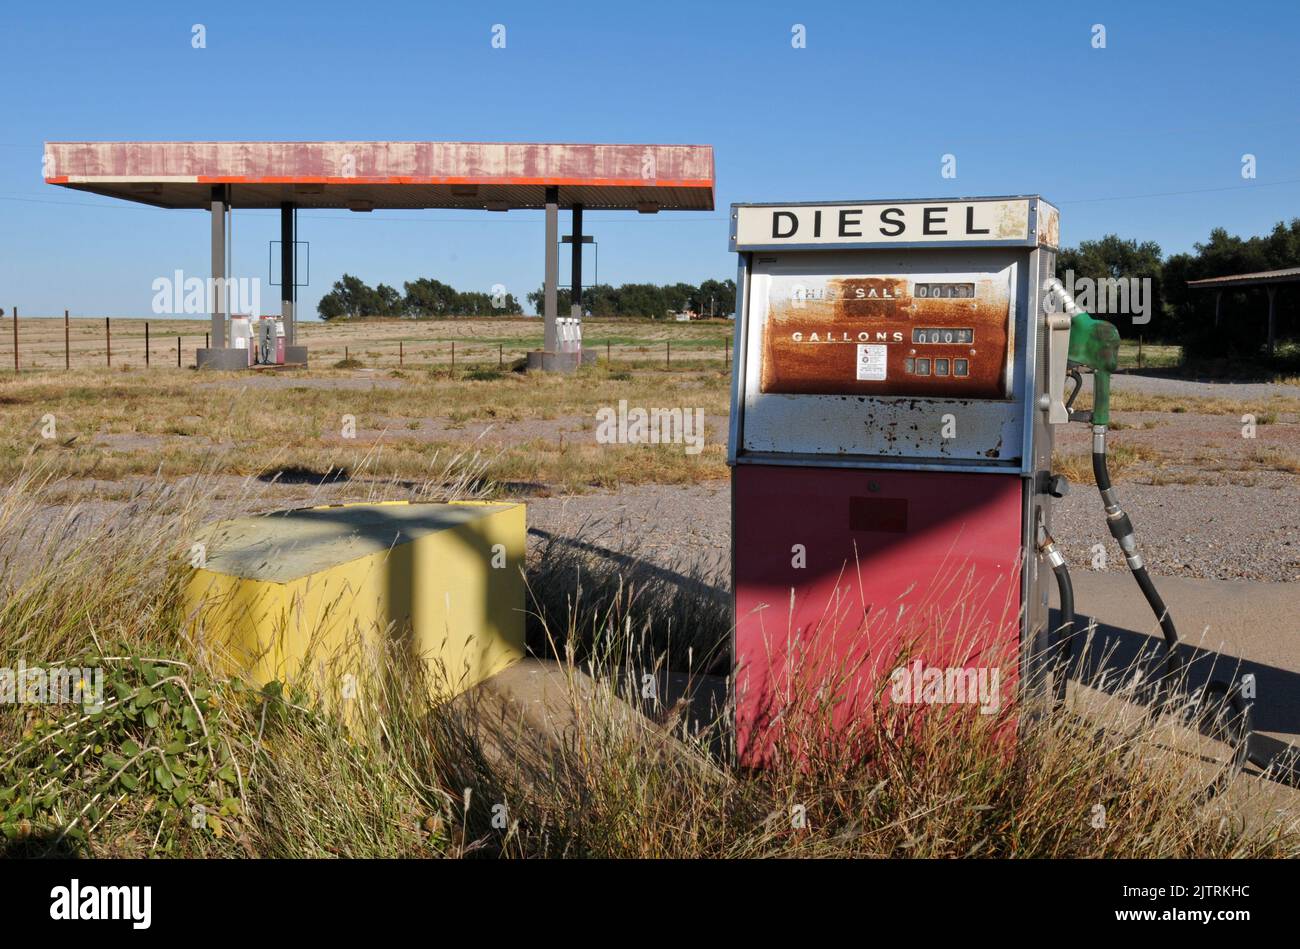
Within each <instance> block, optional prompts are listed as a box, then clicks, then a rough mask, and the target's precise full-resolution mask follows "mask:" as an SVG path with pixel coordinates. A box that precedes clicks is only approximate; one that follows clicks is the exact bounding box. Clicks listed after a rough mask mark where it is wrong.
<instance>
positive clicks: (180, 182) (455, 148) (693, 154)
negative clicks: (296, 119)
mask: <svg viewBox="0 0 1300 949" xmlns="http://www.w3.org/2000/svg"><path fill="white" fill-rule="evenodd" d="M46 156H47V162H46V174H47V177H46V180H47V182H49V183H51V184H61V185H67V186H70V187H76V188H79V189H80V190H87V191H95V192H98V193H103V194H110V195H113V196H116V197H125V198H136V197H137V196H139V198H138V199H140V200H150V199H151V200H153V203H160V204H165V205H169V206H177V207H182V206H187V207H192V206H196V205H195V204H194V203H193V202H195V201H196V198H195V195H200V197H201V192H200V191H199V189H196V188H194V187H193V186H194V185H214V184H231V185H236V186H267V185H289V186H292V185H311V184H316V185H323V186H325V187H326V188H327V189H329V190H335V189H341V190H344V191H346V192H348V193H349V195H351V196H354V197H355V196H356V195H358V194H359V192H361V191H362V190H364V191H365V192H366V196H365V200H369V201H373V202H375V206H377V207H385V206H395V207H397V206H418V207H475V206H478V207H481V206H483V204H484V203H485V202H486V201H498V202H505V203H506V204H507V205H508V206H511V207H536V206H538V205H539V204H540V201H539V200H537V199H536V195H535V192H536V193H540V190H541V189H544V188H545V187H547V186H551V185H558V186H560V187H561V188H562V192H561V193H562V198H561V203H562V204H564V205H565V206H568V205H570V204H572V203H575V202H578V203H587V202H582V201H581V200H580V199H581V198H583V197H587V198H588V199H589V201H590V203H591V204H592V205H593V206H604V207H619V208H625V209H634V208H637V207H638V206H639V205H654V206H655V207H659V208H663V209H665V210H672V209H675V208H705V209H712V207H713V149H712V147H711V146H708V145H589V144H555V143H503V142H51V143H48V144H47V145H46ZM127 185H131V186H136V187H135V188H134V189H133V188H128V187H125V186H127ZM457 185H458V186H483V187H485V188H489V189H491V188H499V189H504V190H499V191H492V192H485V193H484V194H481V195H477V196H475V197H477V198H478V199H479V200H478V203H475V202H474V201H472V200H470V201H467V200H466V196H465V195H460V196H457V195H453V194H451V193H450V192H449V191H448V190H446V188H447V187H450V186H457ZM139 186H156V187H155V190H154V193H152V194H150V193H149V191H148V190H147V189H141V188H140V187H139ZM398 186H402V187H410V186H420V187H424V188H425V189H426V190H424V191H423V192H422V193H419V194H417V195H414V196H412V195H411V194H410V193H409V192H406V193H405V194H402V193H392V192H389V191H388V190H387V189H388V188H396V187H398ZM606 192H609V194H606ZM304 197H319V196H312V195H306V196H304ZM284 199H285V198H284V196H283V195H281V196H277V197H276V200H284ZM453 199H454V200H453ZM267 200H269V199H267ZM250 201H251V198H250V199H249V200H248V201H238V200H237V201H236V203H237V204H242V205H244V206H252V205H251V203H249V202H250ZM390 202H391V203H390ZM399 202H400V203H399ZM302 203H303V204H304V206H307V205H309V204H311V203H312V202H310V201H304V202H302ZM318 203H320V204H327V203H328V202H326V201H324V200H321V201H320V202H318Z"/></svg>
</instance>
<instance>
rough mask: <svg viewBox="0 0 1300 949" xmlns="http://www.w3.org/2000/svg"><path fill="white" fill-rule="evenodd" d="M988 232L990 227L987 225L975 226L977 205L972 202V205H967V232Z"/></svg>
mask: <svg viewBox="0 0 1300 949" xmlns="http://www.w3.org/2000/svg"><path fill="white" fill-rule="evenodd" d="M988 232H989V229H988V228H987V227H976V226H975V205H973V204H971V205H967V207H966V233H967V234H987V233H988Z"/></svg>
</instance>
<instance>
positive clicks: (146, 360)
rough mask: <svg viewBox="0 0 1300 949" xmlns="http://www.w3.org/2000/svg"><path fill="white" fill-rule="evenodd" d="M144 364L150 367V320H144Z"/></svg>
mask: <svg viewBox="0 0 1300 949" xmlns="http://www.w3.org/2000/svg"><path fill="white" fill-rule="evenodd" d="M144 366H145V368H146V369H148V368H149V321H148V320H145V321H144Z"/></svg>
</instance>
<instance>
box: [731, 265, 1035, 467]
mask: <svg viewBox="0 0 1300 949" xmlns="http://www.w3.org/2000/svg"><path fill="white" fill-rule="evenodd" d="M953 254H954V252H953V251H943V250H928V249H912V250H909V251H906V252H896V251H884V250H880V251H865V252H864V251H852V252H836V251H823V252H817V253H816V254H815V255H813V254H810V253H809V252H807V251H799V252H793V253H789V254H773V255H755V256H754V258H753V265H752V271H751V275H750V278H749V281H748V286H747V288H746V292H747V294H748V296H747V300H748V302H747V305H746V313H745V316H744V332H745V340H746V342H745V346H746V352H745V359H746V366H747V371H746V374H745V379H744V391H743V393H740V397H741V398H742V399H743V402H742V405H741V411H742V413H743V414H742V422H741V426H740V429H741V444H740V446H739V450H738V451H737V453H736V455H737V460H738V461H740V462H743V461H745V456H750V457H754V456H779V455H792V456H816V457H818V458H823V459H827V460H829V459H833V458H835V457H851V456H873V457H878V458H895V459H898V460H899V462H900V463H907V462H910V461H917V460H929V461H938V462H940V463H952V464H966V463H976V464H990V463H995V464H1000V465H1013V464H1018V463H1019V462H1020V461H1021V459H1022V454H1023V448H1024V444H1023V425H1024V406H1023V404H1022V403H1023V400H1022V399H1020V397H1019V393H1018V392H1016V391H1015V386H1016V385H1017V384H1019V383H1017V382H1016V378H1017V377H1016V374H1015V372H1014V371H1013V367H1014V364H1015V359H1016V358H1017V357H1016V342H1015V337H1016V321H1017V319H1020V318H1021V317H1022V314H1021V313H1020V309H1021V308H1020V307H1019V306H1018V302H1017V301H1018V300H1019V299H1020V296H1021V294H1023V293H1024V292H1025V291H1024V288H1023V286H1022V284H1023V281H1024V274H1022V273H1020V271H1019V269H1018V266H1017V263H1016V260H1017V255H1018V254H1023V250H1017V249H1015V248H984V249H979V250H975V251H970V252H962V253H961V256H960V257H958V258H955V257H954V256H953ZM918 285H921V286H923V287H925V288H926V293H927V294H929V293H930V292H932V291H933V289H934V288H935V287H936V286H938V287H940V288H941V289H940V294H941V295H940V297H939V298H938V299H930V298H929V297H928V296H927V297H926V298H925V299H923V300H919V299H918V294H917V290H918ZM953 285H970V286H971V289H970V292H971V296H969V297H952V298H948V297H945V296H943V295H942V294H943V293H946V292H947V290H945V289H942V288H944V287H946V286H953ZM873 291H874V296H873ZM859 294H861V296H859ZM800 296H801V297H802V299H798V298H799V297H800ZM846 298H848V299H846ZM796 302H799V304H800V305H799V306H796V305H795V303H796ZM972 305H973V306H974V309H970V307H971V306H972ZM967 317H969V319H968V318H967ZM936 329H937V330H939V331H940V334H939V337H938V338H939V342H938V343H931V342H925V343H921V342H914V340H915V338H916V337H915V336H914V332H915V331H918V330H926V331H927V333H929V332H930V331H932V330H936ZM949 329H963V330H970V331H971V341H969V342H963V343H961V344H958V343H956V342H955V341H954V342H951V343H949V342H945V336H944V335H943V334H944V331H946V330H949ZM814 332H815V333H817V334H818V339H817V340H816V341H813V340H812V339H811V334H812V333H814ZM796 333H801V334H803V337H802V338H801V339H798V340H796V339H795V338H794V334H796ZM827 333H829V334H830V339H829V341H828V340H827V339H826V338H825V335H826V334H827ZM861 333H866V334H868V336H869V340H868V341H865V342H864V341H862V340H861V339H860V338H859V334H861ZM845 334H848V336H849V339H848V340H845V339H844V336H845ZM877 334H883V336H884V338H879V337H878V335H877ZM899 337H901V339H900V338H899ZM928 338H929V337H927V339H928ZM864 348H866V349H867V350H868V351H867V352H866V353H865V354H864V353H863V349H864ZM972 349H973V350H975V353H974V354H972V353H971V350H972ZM927 352H928V353H931V355H926V353H927ZM959 352H961V353H964V354H965V355H963V356H961V357H958V356H957V355H956V354H957V353H959ZM864 355H865V357H866V358H865V360H864V358H863V356H864ZM957 358H962V359H966V360H968V362H967V364H966V370H967V375H966V376H964V377H961V378H958V377H956V376H955V375H953V370H954V361H955V360H956V359H957ZM1021 358H1023V357H1021ZM908 359H912V360H920V359H929V360H930V361H931V362H930V372H929V374H928V375H925V376H922V375H919V374H917V373H916V372H915V371H913V372H910V373H909V372H908V371H907V363H906V360H908ZM936 359H947V360H948V364H947V371H948V374H947V376H945V377H937V376H935V375H934V361H935V360H936ZM915 368H916V366H915V363H914V364H913V370H915ZM964 383H970V386H969V388H966V389H963V386H962V384H964ZM949 421H951V423H952V424H951V425H949V424H947V423H948V422H949Z"/></svg>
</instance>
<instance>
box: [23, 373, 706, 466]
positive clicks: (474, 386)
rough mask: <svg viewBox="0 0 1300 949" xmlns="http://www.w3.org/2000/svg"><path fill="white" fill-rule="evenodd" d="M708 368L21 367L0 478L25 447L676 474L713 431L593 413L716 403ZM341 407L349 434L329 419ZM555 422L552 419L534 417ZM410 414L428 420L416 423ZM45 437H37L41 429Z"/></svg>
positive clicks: (700, 459) (191, 459)
mask: <svg viewBox="0 0 1300 949" xmlns="http://www.w3.org/2000/svg"><path fill="white" fill-rule="evenodd" d="M728 384H729V377H728V376H727V375H726V374H725V373H724V372H722V371H721V367H720V366H719V367H715V368H698V367H696V368H692V366H691V365H679V366H677V367H675V368H674V369H672V370H665V369H663V368H661V367H654V368H651V367H647V368H641V369H634V370H628V369H626V368H622V367H618V368H616V369H615V370H613V371H610V370H608V369H606V368H603V367H591V368H584V369H583V370H582V371H580V372H579V373H577V374H575V375H573V376H569V377H559V376H555V375H543V374H521V373H514V372H503V373H499V372H497V371H495V367H492V368H490V369H482V370H459V369H458V370H456V371H455V372H453V371H451V370H450V369H434V370H419V369H408V370H400V371H399V370H393V371H391V372H388V373H356V372H350V371H344V370H313V371H312V372H310V373H303V374H295V375H292V376H283V375H281V376H277V377H275V378H270V379H268V378H261V377H250V376H247V375H237V374H212V375H210V376H209V375H204V376H196V375H195V374H194V373H193V372H191V371H186V370H177V369H156V370H150V371H149V372H147V373H145V372H119V371H116V370H114V371H111V372H110V371H107V370H99V371H84V372H81V373H78V374H76V376H75V377H74V378H72V379H69V378H68V377H66V376H64V375H63V374H62V373H32V374H23V375H21V376H19V377H18V378H17V379H14V378H13V377H12V376H11V377H10V378H9V380H8V381H6V382H4V383H3V384H0V477H5V478H12V477H14V476H15V474H16V473H17V472H18V471H19V470H21V469H22V467H23V466H24V465H25V464H26V463H27V459H28V458H29V457H31V458H34V459H35V460H37V461H39V462H40V463H41V464H42V465H43V466H44V467H45V468H46V469H47V470H51V471H54V472H57V473H59V474H61V475H67V476H70V477H75V478H95V479H98V480H101V481H116V480H121V479H123V478H127V477H131V476H145V475H153V474H155V473H157V474H158V475H160V476H161V477H164V478H168V479H174V478H178V477H182V476H186V475H190V474H193V473H195V472H197V471H200V470H203V471H208V472H211V473H214V474H223V475H235V476H248V475H258V474H263V473H266V472H270V471H275V470H277V469H280V468H283V467H286V466H295V467H298V468H302V469H310V470H314V471H319V472H326V471H330V470H335V471H339V470H342V471H347V472H354V471H356V470H358V469H359V468H361V467H363V466H365V467H367V469H368V470H369V471H370V473H371V476H372V477H378V478H401V479H420V478H423V477H425V476H426V472H427V469H428V466H429V460H430V458H432V457H434V456H435V455H439V454H441V455H443V456H445V455H446V454H448V453H449V452H450V453H455V452H457V451H460V450H463V449H464V448H465V447H466V445H467V444H469V443H472V442H473V441H474V438H475V436H476V435H477V434H478V432H474V433H473V434H470V433H467V432H466V431H465V429H466V427H467V426H469V425H475V426H477V427H478V429H480V430H481V429H483V428H485V427H488V426H491V427H492V429H493V431H492V432H489V433H488V434H487V435H486V436H484V438H483V439H482V440H481V441H479V442H478V444H477V446H476V447H477V448H479V449H481V450H482V451H483V452H484V454H485V455H488V456H490V457H491V462H490V464H489V466H488V472H487V474H488V476H489V477H490V478H492V479H493V480H496V481H498V482H531V483H543V484H546V485H550V486H552V487H559V488H563V489H565V490H571V491H581V490H586V489H588V488H591V487H599V486H609V485H617V484H636V483H642V482H645V481H659V482H663V483H689V482H694V481H700V480H706V479H710V478H719V477H723V476H724V475H725V464H724V459H725V451H724V449H723V447H722V445H723V442H724V441H725V432H724V431H720V430H719V426H718V425H717V424H716V423H711V424H710V429H711V431H710V432H709V437H710V440H711V443H710V444H708V445H707V446H706V447H705V448H704V450H703V452H701V453H699V454H687V453H685V452H684V451H683V450H682V446H680V445H662V446H657V445H605V444H597V443H596V440H595V433H594V421H595V413H596V411H597V409H598V408H600V407H602V406H610V407H614V406H617V404H618V402H619V400H620V399H626V400H628V402H629V404H630V405H633V406H636V405H640V406H646V407H656V406H657V407H674V406H676V407H682V408H684V409H695V408H699V409H701V410H703V411H704V412H705V414H706V416H709V417H712V418H714V419H716V418H719V417H723V418H725V416H726V413H727V401H728ZM346 417H351V419H353V420H354V423H353V424H354V434H355V437H354V438H353V437H349V434H353V433H352V432H349V431H347V430H345V426H346V424H347V418H346ZM551 421H559V422H561V423H562V424H561V425H559V426H554V425H552V426H543V427H542V428H541V429H538V428H537V427H536V426H537V424H538V423H542V422H551ZM426 424H429V425H434V426H435V427H433V428H430V429H429V430H427V431H426V430H424V428H425V426H426ZM47 436H52V437H47Z"/></svg>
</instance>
